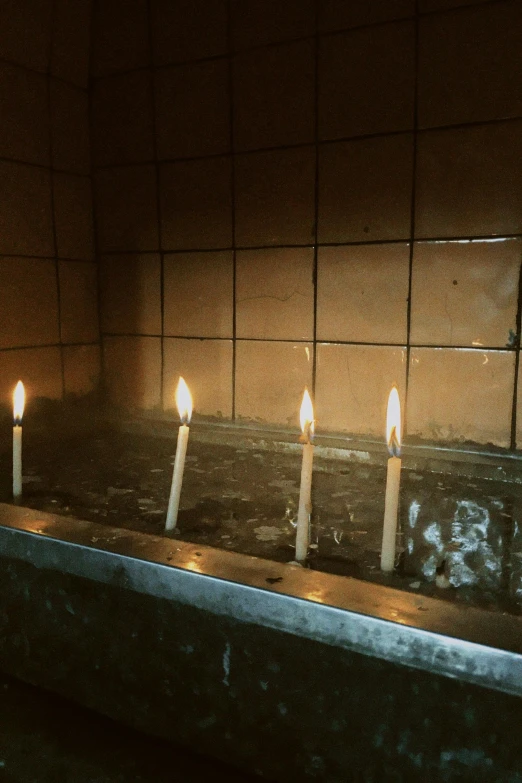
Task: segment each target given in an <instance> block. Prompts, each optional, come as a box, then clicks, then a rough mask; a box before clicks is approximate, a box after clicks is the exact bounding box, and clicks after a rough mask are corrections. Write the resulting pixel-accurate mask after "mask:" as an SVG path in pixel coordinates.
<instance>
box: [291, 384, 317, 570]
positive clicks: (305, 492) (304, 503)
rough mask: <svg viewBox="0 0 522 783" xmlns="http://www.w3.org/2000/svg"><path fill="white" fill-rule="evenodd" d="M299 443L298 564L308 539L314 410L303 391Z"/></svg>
mask: <svg viewBox="0 0 522 783" xmlns="http://www.w3.org/2000/svg"><path fill="white" fill-rule="evenodd" d="M300 420H301V430H302V431H303V434H302V435H301V437H300V441H301V442H302V444H303V463H302V466H301V488H300V490H299V508H298V511H297V533H296V538H295V559H296V561H297V562H298V563H302V562H303V560H306V555H307V554H308V544H309V539H310V514H311V513H312V462H313V459H314V447H313V444H312V438H313V436H314V409H313V406H312V400H311V399H310V395H309V394H308V389H305V391H304V394H303V402H302V403H301V412H300Z"/></svg>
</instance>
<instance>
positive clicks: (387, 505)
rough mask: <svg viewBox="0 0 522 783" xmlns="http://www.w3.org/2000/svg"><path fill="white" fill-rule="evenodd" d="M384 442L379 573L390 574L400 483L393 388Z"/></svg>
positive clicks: (398, 405)
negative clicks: (385, 467) (386, 453)
mask: <svg viewBox="0 0 522 783" xmlns="http://www.w3.org/2000/svg"><path fill="white" fill-rule="evenodd" d="M386 440H387V441H388V451H389V452H390V455H391V456H390V459H389V460H388V471H387V476H386V496H385V500H384V527H383V531H382V548H381V571H387V572H391V571H393V568H394V565H395V540H396V537H397V518H398V511H399V489H400V483H401V462H402V461H401V459H400V456H399V455H400V453H401V403H400V400H399V392H398V391H397V387H396V386H394V387H393V388H392V390H391V392H390V396H389V398H388V412H387V415H386Z"/></svg>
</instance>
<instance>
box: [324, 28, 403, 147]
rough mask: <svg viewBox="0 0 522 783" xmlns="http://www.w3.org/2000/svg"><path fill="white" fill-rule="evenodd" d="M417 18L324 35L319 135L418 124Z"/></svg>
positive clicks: (382, 130)
mask: <svg viewBox="0 0 522 783" xmlns="http://www.w3.org/2000/svg"><path fill="white" fill-rule="evenodd" d="M414 95H415V26H414V23H413V22H402V23H399V24H389V25H382V26H381V27H369V28H363V29H360V30H353V31H350V32H347V33H343V34H341V35H335V36H328V37H325V38H322V39H321V41H320V48H319V136H320V138H321V139H337V138H341V137H343V136H345V137H346V136H360V135H364V134H371V133H387V132H390V131H399V130H410V129H411V128H413V104H414Z"/></svg>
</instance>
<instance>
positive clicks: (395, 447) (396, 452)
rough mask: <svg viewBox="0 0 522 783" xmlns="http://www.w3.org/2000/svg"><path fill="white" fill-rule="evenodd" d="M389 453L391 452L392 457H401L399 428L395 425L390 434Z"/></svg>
mask: <svg viewBox="0 0 522 783" xmlns="http://www.w3.org/2000/svg"><path fill="white" fill-rule="evenodd" d="M388 451H389V452H390V455H391V456H392V457H400V455H401V445H400V443H399V439H398V437H397V427H395V425H394V426H393V427H392V430H391V433H390V440H389V442H388Z"/></svg>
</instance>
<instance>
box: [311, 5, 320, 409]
mask: <svg viewBox="0 0 522 783" xmlns="http://www.w3.org/2000/svg"><path fill="white" fill-rule="evenodd" d="M314 29H315V35H314V152H315V171H314V244H313V248H314V258H313V272H312V284H313V294H314V301H313V346H312V352H313V355H312V397H313V400H314V402H315V391H316V386H317V294H318V291H317V280H318V263H319V262H318V253H319V248H318V242H319V0H315V2H314Z"/></svg>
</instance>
